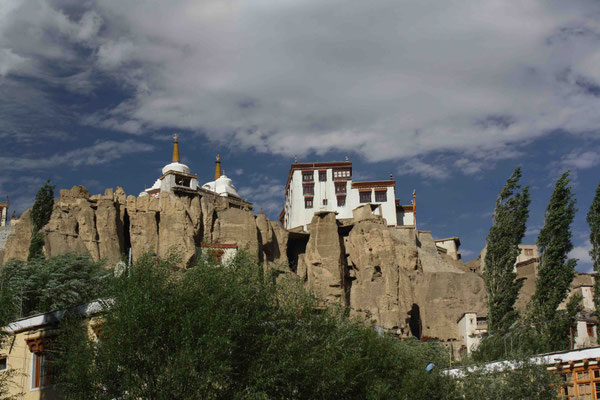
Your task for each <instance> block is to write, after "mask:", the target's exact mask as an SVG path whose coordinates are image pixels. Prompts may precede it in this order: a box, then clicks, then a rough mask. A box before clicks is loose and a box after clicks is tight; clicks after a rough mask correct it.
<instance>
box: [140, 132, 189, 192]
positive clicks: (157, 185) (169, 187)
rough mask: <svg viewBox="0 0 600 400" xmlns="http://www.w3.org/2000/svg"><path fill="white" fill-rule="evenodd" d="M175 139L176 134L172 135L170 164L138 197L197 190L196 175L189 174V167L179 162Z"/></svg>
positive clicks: (177, 144) (177, 143)
mask: <svg viewBox="0 0 600 400" xmlns="http://www.w3.org/2000/svg"><path fill="white" fill-rule="evenodd" d="M177 138H178V136H177V134H175V135H173V158H172V160H171V163H170V164H167V165H165V166H164V167H163V169H162V175H161V176H160V177H159V178H158V179H157V180H156V181H155V182H154V185H152V187H151V188H150V189H146V190H144V191H143V192H141V193H140V196H159V195H160V192H168V193H173V192H174V191H183V192H189V191H192V192H195V191H197V190H198V175H195V174H192V173H190V167H188V166H187V165H185V164H182V163H180V162H179V142H178V140H177Z"/></svg>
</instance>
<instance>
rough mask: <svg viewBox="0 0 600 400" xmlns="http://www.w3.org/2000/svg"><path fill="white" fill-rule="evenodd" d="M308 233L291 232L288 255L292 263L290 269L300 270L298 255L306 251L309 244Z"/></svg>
mask: <svg viewBox="0 0 600 400" xmlns="http://www.w3.org/2000/svg"><path fill="white" fill-rule="evenodd" d="M308 238H309V235H308V234H303V233H297V232H290V234H289V237H288V246H287V257H288V262H289V265H290V270H292V271H293V272H296V271H297V270H298V256H299V255H300V254H304V253H306V245H307V244H308Z"/></svg>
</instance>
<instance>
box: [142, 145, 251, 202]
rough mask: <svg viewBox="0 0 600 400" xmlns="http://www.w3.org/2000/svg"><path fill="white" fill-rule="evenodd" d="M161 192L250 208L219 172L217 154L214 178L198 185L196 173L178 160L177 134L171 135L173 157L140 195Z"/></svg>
mask: <svg viewBox="0 0 600 400" xmlns="http://www.w3.org/2000/svg"><path fill="white" fill-rule="evenodd" d="M162 192H166V193H175V194H178V195H192V196H194V195H200V196H209V197H212V198H217V199H220V200H219V201H223V202H225V203H227V204H228V206H229V207H235V208H242V209H246V210H252V203H249V202H247V201H246V200H244V199H243V198H241V197H240V195H239V194H238V192H237V189H236V188H235V186H234V184H233V181H232V180H231V179H230V178H228V177H227V176H225V175H224V174H222V173H221V158H220V157H219V155H217V161H216V167H215V180H214V181H211V182H207V183H205V184H204V185H202V187H200V186H199V185H198V175H196V174H192V173H191V172H190V168H189V167H188V166H187V165H185V164H182V163H181V162H180V161H179V142H178V140H177V134H175V135H174V136H173V159H172V161H171V163H169V164H167V165H165V166H164V167H163V169H162V175H161V176H159V177H158V179H157V180H156V181H155V182H154V185H152V187H151V188H150V189H145V190H144V191H143V192H141V193H140V196H154V197H160V194H161V193H162Z"/></svg>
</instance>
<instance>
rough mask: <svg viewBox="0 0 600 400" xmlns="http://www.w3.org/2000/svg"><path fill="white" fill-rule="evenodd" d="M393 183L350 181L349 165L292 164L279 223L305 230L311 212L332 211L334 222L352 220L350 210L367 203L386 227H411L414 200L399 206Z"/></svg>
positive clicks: (326, 163)
mask: <svg viewBox="0 0 600 400" xmlns="http://www.w3.org/2000/svg"><path fill="white" fill-rule="evenodd" d="M395 186H396V181H394V180H393V179H391V176H390V179H389V180H381V181H365V182H353V181H352V162H351V161H342V162H321V163H297V162H296V163H294V164H292V167H291V168H290V172H289V175H288V180H287V185H286V187H285V205H284V208H283V210H282V211H281V214H280V220H281V223H282V224H283V227H284V228H285V229H288V230H289V229H294V228H299V229H300V228H301V229H303V230H307V225H308V224H310V222H311V221H312V217H313V215H314V213H315V212H320V211H335V212H336V213H337V218H338V219H344V218H352V210H354V209H355V208H357V207H359V206H361V205H365V204H371V205H372V206H373V211H374V212H375V213H378V214H380V215H381V216H382V217H383V218H385V220H386V221H387V224H388V226H398V225H402V226H414V225H415V206H416V204H415V199H414V193H413V203H412V204H411V205H404V206H403V205H401V204H400V201H399V200H398V199H397V198H396V188H395Z"/></svg>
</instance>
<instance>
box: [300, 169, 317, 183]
mask: <svg viewBox="0 0 600 400" xmlns="http://www.w3.org/2000/svg"><path fill="white" fill-rule="evenodd" d="M314 179H315V178H314V173H313V172H312V171H304V172H302V182H313V181H314Z"/></svg>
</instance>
